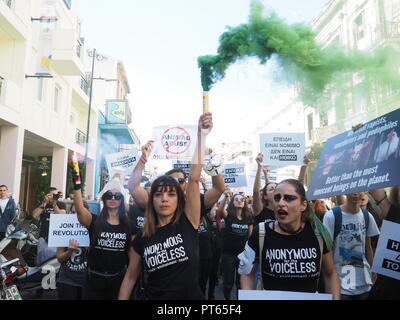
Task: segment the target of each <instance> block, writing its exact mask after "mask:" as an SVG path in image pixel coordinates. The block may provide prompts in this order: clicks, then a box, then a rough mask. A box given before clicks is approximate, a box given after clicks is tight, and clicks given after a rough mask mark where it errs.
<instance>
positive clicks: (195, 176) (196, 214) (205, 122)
mask: <svg viewBox="0 0 400 320" xmlns="http://www.w3.org/2000/svg"><path fill="white" fill-rule="evenodd" d="M212 127H213V122H212V115H211V113H205V114H203V115H201V117H200V119H199V125H198V130H197V145H196V148H195V151H194V154H193V159H192V164H191V166H190V174H189V181H188V185H187V187H186V202H185V214H186V216H187V218H188V219H189V221H190V222H191V223H192V225H193V227H194V228H195V229H198V227H199V225H200V206H201V205H200V186H199V182H200V176H201V170H202V169H203V162H204V154H205V146H206V138H207V135H208V134H209V133H210V131H211V129H212ZM208 192H209V191H208Z"/></svg>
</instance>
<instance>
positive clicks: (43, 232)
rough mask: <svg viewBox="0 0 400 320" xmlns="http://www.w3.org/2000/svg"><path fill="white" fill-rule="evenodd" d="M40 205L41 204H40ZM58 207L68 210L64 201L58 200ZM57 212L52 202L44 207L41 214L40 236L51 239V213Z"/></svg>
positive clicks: (47, 239)
mask: <svg viewBox="0 0 400 320" xmlns="http://www.w3.org/2000/svg"><path fill="white" fill-rule="evenodd" d="M38 207H39V206H38ZM57 207H59V208H60V209H61V210H66V206H65V203H64V202H61V201H57ZM51 214H56V212H55V211H54V208H53V206H52V205H51V204H48V205H47V206H46V207H44V210H43V212H42V214H41V215H40V233H39V236H40V237H42V238H44V239H45V240H46V242H48V241H49V226H50V215H51Z"/></svg>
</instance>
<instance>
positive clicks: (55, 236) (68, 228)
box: [49, 214, 89, 248]
mask: <svg viewBox="0 0 400 320" xmlns="http://www.w3.org/2000/svg"><path fill="white" fill-rule="evenodd" d="M71 239H72V240H77V241H78V243H79V246H80V247H89V231H88V229H87V228H86V227H85V226H83V225H81V224H80V223H79V221H78V217H77V215H76V214H51V215H50V225H49V247H51V248H54V247H68V246H69V240H71Z"/></svg>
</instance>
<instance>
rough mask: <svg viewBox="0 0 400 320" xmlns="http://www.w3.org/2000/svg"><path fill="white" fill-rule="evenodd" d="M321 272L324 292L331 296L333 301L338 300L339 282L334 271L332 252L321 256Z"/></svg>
mask: <svg viewBox="0 0 400 320" xmlns="http://www.w3.org/2000/svg"><path fill="white" fill-rule="evenodd" d="M322 270H323V275H324V280H325V288H326V292H328V293H331V294H332V295H333V300H340V280H339V276H338V274H337V272H336V269H335V264H334V262H333V255H332V252H328V253H326V254H324V255H323V256H322Z"/></svg>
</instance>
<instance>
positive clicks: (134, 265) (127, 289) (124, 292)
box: [118, 248, 142, 300]
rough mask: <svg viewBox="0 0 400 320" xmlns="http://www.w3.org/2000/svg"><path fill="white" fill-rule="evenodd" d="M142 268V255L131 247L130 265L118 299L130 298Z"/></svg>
mask: <svg viewBox="0 0 400 320" xmlns="http://www.w3.org/2000/svg"><path fill="white" fill-rule="evenodd" d="M141 269H142V258H141V257H140V255H139V254H138V253H137V252H136V251H135V250H134V249H133V248H131V249H130V250H129V266H128V269H127V270H126V273H125V276H124V280H123V281H122V284H121V288H120V289H119V296H118V300H129V299H130V297H131V293H132V290H133V287H134V286H135V283H136V281H137V278H138V276H139V274H140V270H141Z"/></svg>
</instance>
